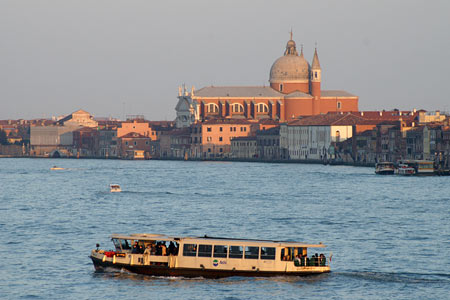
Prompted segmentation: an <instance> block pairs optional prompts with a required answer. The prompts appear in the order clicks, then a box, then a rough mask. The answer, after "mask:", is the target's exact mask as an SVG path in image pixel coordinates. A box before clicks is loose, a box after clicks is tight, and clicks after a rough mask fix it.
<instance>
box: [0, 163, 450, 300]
mask: <svg viewBox="0 0 450 300" xmlns="http://www.w3.org/2000/svg"><path fill="white" fill-rule="evenodd" d="M53 165H58V166H61V167H64V168H66V170H63V171H50V167H52V166H53ZM110 183H118V184H120V185H121V186H122V189H123V192H122V193H110V192H109V184H110ZM0 204H1V205H0V279H1V280H0V298H2V299H3V298H4V299H28V298H29V299H61V298H64V299H119V298H123V299H298V298H314V299H389V298H395V299H449V293H450V221H449V216H450V177H427V178H416V177H397V176H376V175H375V174H374V172H373V170H372V169H370V168H355V167H344V166H322V165H302V164H263V163H211V162H178V161H118V160H63V159H60V160H52V159H0ZM136 232H149V233H164V234H173V235H193V236H198V235H204V234H208V235H211V236H227V237H243V238H255V239H258V238H261V239H285V240H289V239H293V240H300V241H305V242H312V243H316V242H323V243H325V244H327V245H328V250H329V251H332V253H333V261H332V264H331V267H332V273H330V274H325V275H320V276H313V277H306V278H285V277H278V278H269V279H261V278H239V277H236V278H227V279H220V280H210V279H202V278H197V279H183V278H155V277H146V276H140V275H133V274H128V273H123V272H122V273H96V272H95V271H94V268H93V266H92V263H91V261H90V259H89V258H88V255H89V253H90V250H91V249H92V248H94V247H95V244H96V243H97V242H99V243H100V244H101V245H102V247H103V248H107V249H111V248H112V244H111V242H110V240H109V235H110V234H111V233H136Z"/></svg>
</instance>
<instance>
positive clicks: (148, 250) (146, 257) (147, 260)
mask: <svg viewBox="0 0 450 300" xmlns="http://www.w3.org/2000/svg"><path fill="white" fill-rule="evenodd" d="M151 249H152V245H151V244H148V245H147V247H146V248H145V250H144V263H145V264H149V263H150V254H151V251H152V250H151Z"/></svg>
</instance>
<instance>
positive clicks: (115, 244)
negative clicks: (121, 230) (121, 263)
mask: <svg viewBox="0 0 450 300" xmlns="http://www.w3.org/2000/svg"><path fill="white" fill-rule="evenodd" d="M113 244H114V247H116V251H120V241H119V240H118V239H113Z"/></svg>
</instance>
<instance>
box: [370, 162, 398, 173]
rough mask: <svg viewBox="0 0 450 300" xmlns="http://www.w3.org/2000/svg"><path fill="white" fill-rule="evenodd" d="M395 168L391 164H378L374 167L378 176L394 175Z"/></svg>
mask: <svg viewBox="0 0 450 300" xmlns="http://www.w3.org/2000/svg"><path fill="white" fill-rule="evenodd" d="M394 171H395V167H394V163H392V162H388V161H385V162H379V163H377V164H376V165H375V173H376V174H379V175H391V174H394Z"/></svg>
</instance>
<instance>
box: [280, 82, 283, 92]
mask: <svg viewBox="0 0 450 300" xmlns="http://www.w3.org/2000/svg"><path fill="white" fill-rule="evenodd" d="M282 91H283V84H281V83H280V92H282Z"/></svg>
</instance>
